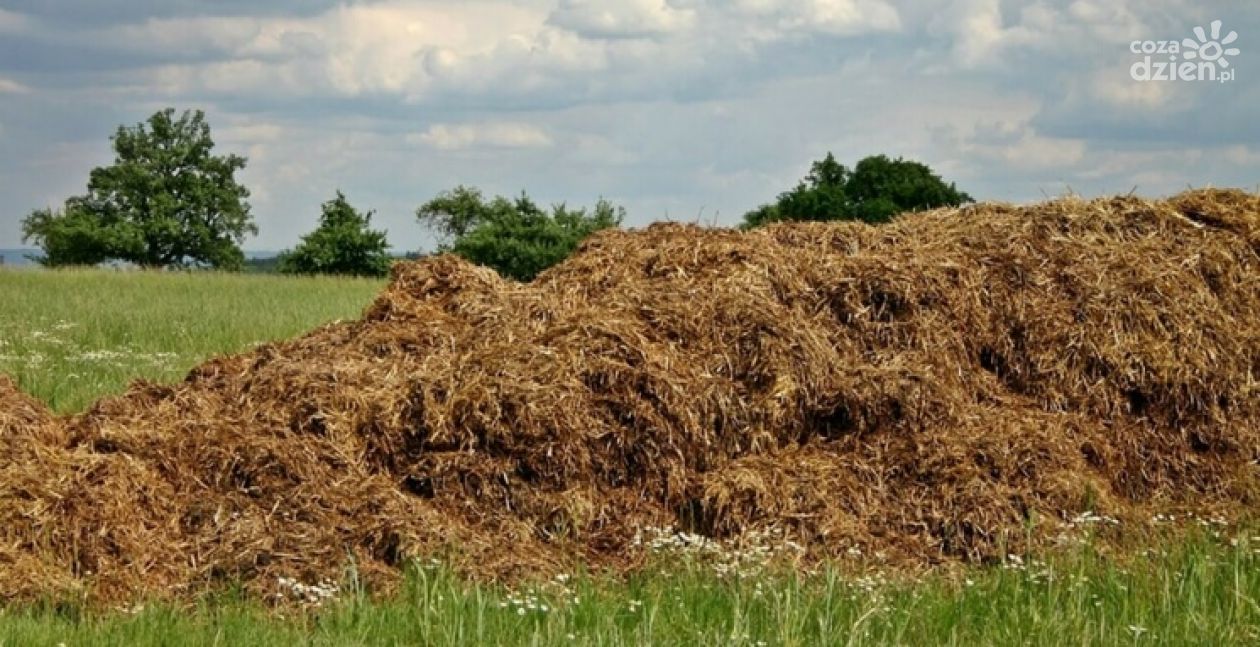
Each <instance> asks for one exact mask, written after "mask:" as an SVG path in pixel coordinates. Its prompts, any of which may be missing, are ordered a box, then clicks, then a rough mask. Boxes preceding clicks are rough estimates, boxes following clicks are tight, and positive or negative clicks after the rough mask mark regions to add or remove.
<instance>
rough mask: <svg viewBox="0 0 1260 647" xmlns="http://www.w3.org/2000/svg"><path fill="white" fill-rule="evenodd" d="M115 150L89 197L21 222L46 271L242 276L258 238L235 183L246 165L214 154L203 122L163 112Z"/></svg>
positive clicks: (93, 179) (95, 176) (117, 139)
mask: <svg viewBox="0 0 1260 647" xmlns="http://www.w3.org/2000/svg"><path fill="white" fill-rule="evenodd" d="M112 141H113V147H114V153H115V158H114V163H113V164H112V165H111V166H105V167H99V168H96V169H93V170H92V173H91V175H90V177H89V179H88V186H87V194H86V195H83V196H76V197H72V198H70V199H68V200H66V203H65V206H64V207H63V209H62V210H61V211H59V212H56V211H53V210H51V209H42V210H38V211H35V212H33V213H31V214H30V215H29V216H27V217H26V219H25V220H23V223H22V234H23V240H25V241H29V242H34V243H35V244H37V245H38V246H40V247H41V248H43V251H44V256H43V257H41V258H40V259H39V260H40V262H41V263H43V264H44V265H50V266H62V265H92V264H96V263H100V262H102V261H106V260H121V261H127V262H131V263H135V264H136V265H140V266H142V267H188V266H210V267H215V268H221V269H237V268H239V267H240V266H241V263H242V262H243V261H244V254H243V253H242V252H241V249H240V243H241V242H242V241H244V239H245V236H246V235H247V234H256V233H258V228H257V227H256V226H255V225H254V222H253V218H252V217H251V216H250V213H249V203H248V202H246V198H248V197H249V191H248V190H247V189H245V188H244V187H243V186H241V185H239V184H237V182H236V179H235V174H236V172H237V171H239V170H241V169H243V168H245V158H243V157H239V156H236V155H226V156H216V155H212V154H211V152H212V150H213V148H214V140H212V139H211V137H210V126H209V124H207V123H206V120H205V114H204V113H202V112H201V111H200V110H198V111H196V112H187V111H186V112H184V113H183V115H181V116H180V117H179V118H178V119H176V118H175V111H174V110H173V109H171V108H167V109H166V110H163V111H160V112H157V113H155V114H154V115H153V116H152V117H149V119H148V121H147V122H145V123H140V124H137V125H135V126H132V127H126V126H122V127H119V128H118V132H117V133H115V135H114V137H113V140H112Z"/></svg>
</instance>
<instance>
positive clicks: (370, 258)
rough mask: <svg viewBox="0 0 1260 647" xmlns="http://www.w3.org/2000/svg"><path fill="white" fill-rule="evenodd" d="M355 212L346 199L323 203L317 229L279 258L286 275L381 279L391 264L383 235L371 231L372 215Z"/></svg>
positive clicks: (370, 212)
mask: <svg viewBox="0 0 1260 647" xmlns="http://www.w3.org/2000/svg"><path fill="white" fill-rule="evenodd" d="M374 213H375V212H372V211H368V212H366V213H362V212H359V211H357V210H355V208H354V207H352V206H351V205H350V203H349V202H348V201H347V200H346V196H345V195H344V194H342V193H341V191H338V192H337V197H335V198H333V199H332V200H329V201H328V202H325V203H324V205H323V207H322V213H321V214H320V216H319V227H317V228H316V229H315V231H312V232H311V233H309V234H307V235H305V236H303V237H302V242H301V243H299V244H298V246H297V247H296V248H294V249H293V251H288V252H284V253H283V254H281V255H280V262H279V266H278V267H279V270H280V271H281V272H284V273H287V274H350V275H354V276H384V275H385V274H387V273H389V265H390V262H391V259H390V256H389V243H388V242H387V241H386V240H385V232H384V231H377V230H374V229H372V228H371V224H372V215H373V214H374Z"/></svg>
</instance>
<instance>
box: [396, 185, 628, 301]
mask: <svg viewBox="0 0 1260 647" xmlns="http://www.w3.org/2000/svg"><path fill="white" fill-rule="evenodd" d="M416 217H417V218H419V219H420V221H421V222H422V223H425V224H426V225H428V226H429V227H430V228H431V229H433V230H434V231H436V232H438V234H439V235H440V236H442V237H443V238H444V239H445V240H446V241H447V242H446V244H444V245H443V246H442V248H441V249H442V251H449V252H453V253H455V254H459V255H460V256H463V257H464V258H466V259H468V260H469V261H472V262H474V263H478V264H480V265H485V266H488V267H492V268H494V269H495V270H496V271H498V272H499V274H501V275H503V276H506V277H511V278H514V279H517V280H520V281H528V280H531V279H533V278H534V277H535V276H537V275H538V273H539V272H541V271H543V270H545V269H547V268H548V267H551V266H552V265H555V264H556V263H559V262H560V261H562V260H564V259H565V258H567V257H568V256H569V254H571V253H573V250H574V249H575V248H576V247H577V245H578V243H580V242H582V239H583V238H586V237H587V236H588V235H590V234H591V233H594V232H596V231H599V230H600V229H607V228H609V227H616V226H618V225H620V224H621V221H622V220H623V219H624V218H625V209H623V208H621V207H616V206H613V204H612V203H610V202H608V201H607V200H603V199H601V200H599V201H598V202H596V203H595V206H594V207H593V208H591V209H590V210H589V211H588V210H587V209H585V208H582V209H570V208H569V207H567V206H566V205H564V204H557V205H553V206H552V208H551V212H550V213H548V212H547V211H544V210H543V209H541V208H540V207H539V206H538V205H537V204H535V203H534V202H533V200H530V198H529V196H527V195H525V193H523V192H522V193H521V195H520V196H519V197H517V198H515V199H508V198H505V197H502V196H496V197H495V198H493V199H491V200H486V199H485V197H484V196H483V195H482V193H481V192H480V191H478V190H477V189H474V188H469V187H464V186H460V187H456V188H455V189H454V190H452V191H447V192H444V193H442V194H440V195H438V196H437V197H436V198H434V199H432V200H430V201H429V202H426V203H425V204H424V205H423V206H421V207H420V209H419V210H417V212H416Z"/></svg>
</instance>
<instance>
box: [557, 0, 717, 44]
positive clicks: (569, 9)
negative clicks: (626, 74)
mask: <svg viewBox="0 0 1260 647" xmlns="http://www.w3.org/2000/svg"><path fill="white" fill-rule="evenodd" d="M695 18H696V11H695V10H693V9H685V8H683V9H679V8H675V7H673V6H671V5H670V3H669V2H666V0H625V1H623V2H615V3H614V2H606V1H602V0H561V2H560V6H558V7H556V9H555V11H553V12H551V15H550V16H548V18H547V22H548V24H551V25H554V26H556V27H560V28H562V29H568V30H570V31H572V32H574V33H576V34H578V35H580V36H583V37H585V38H648V37H652V36H661V35H664V34H670V33H675V32H679V31H685V30H687V29H689V28H691V26H692V25H693V24H694V22H695Z"/></svg>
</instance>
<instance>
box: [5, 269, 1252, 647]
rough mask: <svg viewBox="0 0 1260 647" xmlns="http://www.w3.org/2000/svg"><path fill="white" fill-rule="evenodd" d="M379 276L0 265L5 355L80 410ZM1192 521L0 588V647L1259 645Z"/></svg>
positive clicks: (306, 314)
mask: <svg viewBox="0 0 1260 647" xmlns="http://www.w3.org/2000/svg"><path fill="white" fill-rule="evenodd" d="M380 286H381V283H379V282H373V281H362V280H337V279H290V278H279V277H261V276H234V275H212V274H208V275H199V274H174V273H171V274H144V273H128V272H121V273H120V272H95V271H93V272H86V271H75V272H39V271H0V302H3V303H4V304H5V306H6V307H5V308H3V309H0V372H4V373H8V374H10V375H12V376H14V377H16V378H17V380H18V382H19V384H20V385H21V386H22V388H24V389H26V390H27V391H29V392H31V393H33V394H34V395H35V396H37V397H39V398H41V399H42V400H44V401H45V402H48V403H49V404H51V405H52V406H53V407H54V408H56V409H57V410H58V411H61V412H73V411H78V410H81V409H82V408H83V407H85V406H86V405H87V404H89V403H90V402H91V401H92V400H93V399H95V398H96V397H99V396H100V395H105V394H111V393H117V392H119V391H121V390H122V389H123V388H125V386H126V383H127V382H128V381H129V380H131V379H133V378H136V377H146V378H149V379H155V380H167V381H169V380H176V379H179V378H180V377H182V375H183V374H184V372H185V371H187V370H188V369H189V368H191V367H192V366H194V365H196V364H197V363H198V362H200V361H201V360H203V359H205V358H207V357H209V356H212V355H214V354H218V353H225V352H234V351H239V350H243V349H246V348H248V347H250V346H251V345H253V344H255V343H257V342H261V341H265V340H269V339H276V338H281V337H287V336H291V335H295V334H298V333H300V332H302V331H304V330H307V329H309V328H311V327H314V326H317V325H319V324H321V323H324V322H327V321H330V320H333V319H338V318H343V319H344V318H352V317H355V316H357V315H358V313H359V312H360V311H361V309H362V308H363V307H364V306H365V305H366V304H367V303H368V302H369V301H370V299H371V298H372V296H373V295H374V293H375V292H376V291H377V290H378V289H379V288H380ZM1193 527H1194V528H1195V531H1194V533H1193V537H1192V538H1190V539H1188V540H1187V539H1182V540H1177V541H1170V540H1163V541H1158V542H1154V543H1152V550H1150V551H1148V552H1147V553H1145V554H1144V555H1138V556H1131V557H1129V558H1126V559H1117V560H1112V559H1107V558H1104V557H1101V556H1100V555H1099V553H1098V551H1095V550H1094V549H1093V548H1091V544H1090V543H1089V542H1088V541H1086V542H1085V544H1084V545H1083V546H1082V547H1080V548H1074V549H1072V550H1071V551H1070V552H1067V553H1064V554H1056V555H1053V556H1033V555H1023V556H1019V558H1017V559H1011V560H1009V561H1008V562H1007V563H1006V564H1003V565H995V566H992V567H985V568H972V569H966V570H962V571H955V572H950V573H938V574H932V575H928V576H924V577H921V578H916V579H910V578H908V576H904V575H902V576H898V575H895V574H889V573H882V572H881V571H880V570H878V569H877V568H876V567H874V566H867V567H864V568H859V569H858V570H857V571H854V570H853V567H852V565H850V566H849V567H846V568H845V570H844V571H843V572H844V573H845V574H844V575H841V572H842V571H841V570H839V569H834V568H824V569H822V571H821V572H819V573H816V574H813V575H807V574H790V573H786V572H783V573H778V572H777V571H773V570H771V571H768V572H767V573H765V574H761V575H756V576H751V577H744V578H739V577H731V576H726V577H723V576H719V575H718V574H716V572H715V570H714V569H713V568H711V565H709V564H707V563H703V562H699V561H694V559H695V558H693V557H690V556H688V555H685V554H663V555H662V556H661V558H660V563H659V564H658V565H657V566H656V567H654V568H652V569H649V570H648V571H647V572H645V573H642V574H640V575H638V576H636V577H634V578H631V579H630V580H628V581H617V580H605V579H599V578H591V577H583V576H578V577H574V578H573V579H571V580H568V581H564V582H560V581H552V582H548V583H540V584H537V585H533V586H530V587H523V588H521V589H519V590H515V591H513V590H508V589H504V588H502V587H492V586H475V585H470V584H466V583H463V582H461V581H460V580H459V579H457V578H455V577H453V576H452V575H450V574H449V573H448V572H447V571H445V570H444V569H442V568H441V567H440V566H439V567H434V566H427V565H426V566H417V567H416V568H415V569H414V570H413V572H412V574H411V576H410V577H409V578H408V580H407V585H406V586H405V588H404V590H403V591H402V592H400V593H399V594H397V595H394V596H391V597H389V598H387V599H384V600H375V601H373V600H369V599H367V597H366V596H364V595H363V594H362V593H358V592H356V591H355V588H354V586H353V578H352V577H347V581H346V583H345V585H344V586H343V587H342V589H341V592H340V594H339V596H338V597H337V598H336V599H334V600H332V601H329V602H326V603H325V604H324V606H323V607H322V608H320V609H318V610H310V611H301V610H296V609H287V610H285V611H284V612H283V613H282V614H281V613H277V612H276V611H275V610H268V609H265V608H263V607H261V606H259V605H258V604H257V603H254V602H249V601H243V600H239V599H237V598H234V597H233V596H231V595H230V594H224V596H223V597H221V598H219V599H215V600H207V601H204V602H203V603H202V604H201V605H200V606H199V607H197V608H193V609H178V610H177V609H172V608H169V607H164V606H161V605H148V606H147V607H145V608H143V609H138V608H133V609H128V610H117V611H114V612H107V613H100V612H89V611H86V610H83V609H79V608H77V607H75V606H73V605H52V606H48V607H46V608H13V607H5V606H3V602H2V601H0V646H8V645H59V644H65V645H88V644H91V645H100V644H119V645H168V644H205V645H237V644H434V645H466V644H610V645H620V644H705V645H718V644H721V645H727V644H732V645H763V644H764V645H803V644H839V645H844V644H853V645H868V644H870V645H876V644H878V645H883V644H907V645H919V644H983V645H987V644H1036V645H1042V644H1061V645H1082V644H1107V645H1110V644H1260V602H1258V601H1260V536H1253V535H1257V534H1260V533H1258V532H1251V531H1246V530H1245V529H1244V530H1239V529H1226V528H1216V527H1213V526H1211V524H1208V525H1207V526H1205V527H1202V528H1200V527H1199V526H1198V525H1194V526H1193ZM1086 539H1088V537H1087V536H1086ZM1043 560H1044V561H1043ZM2 567H3V565H2V564H0V568H2ZM775 573H778V574H775Z"/></svg>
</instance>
